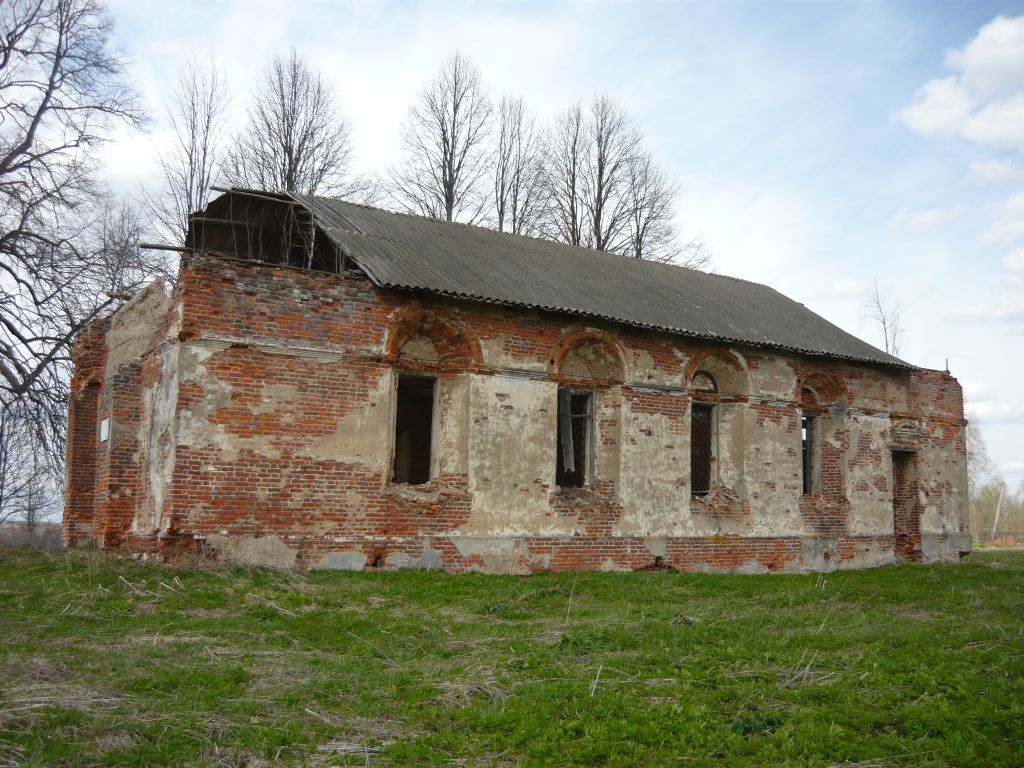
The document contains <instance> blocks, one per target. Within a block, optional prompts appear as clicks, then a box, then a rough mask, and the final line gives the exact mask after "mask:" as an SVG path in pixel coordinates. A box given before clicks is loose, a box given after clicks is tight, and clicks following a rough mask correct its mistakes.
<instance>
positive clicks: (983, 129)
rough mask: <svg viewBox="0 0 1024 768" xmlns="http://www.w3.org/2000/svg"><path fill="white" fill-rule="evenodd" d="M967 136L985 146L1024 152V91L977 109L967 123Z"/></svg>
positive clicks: (1022, 64)
mask: <svg viewBox="0 0 1024 768" xmlns="http://www.w3.org/2000/svg"><path fill="white" fill-rule="evenodd" d="M1021 66H1022V67H1024V62H1021ZM963 136H964V138H966V139H969V140H971V141H973V142H974V143H975V144H981V145H982V146H985V147H995V148H996V149H1019V150H1020V151H1021V152H1022V153H1024V92H1021V93H1017V94H1014V95H1013V96H1010V97H1009V98H1007V99H1002V100H1001V101H994V102H992V103H991V104H988V105H986V106H985V107H983V108H981V109H980V110H978V111H977V112H975V113H974V114H973V115H971V117H970V118H969V119H968V120H967V122H966V124H965V125H964V126H963Z"/></svg>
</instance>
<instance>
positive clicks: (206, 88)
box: [143, 58, 229, 244]
mask: <svg viewBox="0 0 1024 768" xmlns="http://www.w3.org/2000/svg"><path fill="white" fill-rule="evenodd" d="M228 105H229V97H228V89H227V81H226V79H225V77H224V75H223V74H222V73H221V72H220V71H219V70H218V69H217V66H216V64H215V63H214V62H213V60H212V59H211V60H209V61H206V62H200V61H198V60H196V59H194V58H191V59H189V60H188V61H187V62H186V63H185V66H184V67H183V68H182V70H181V72H180V73H179V74H178V84H177V88H176V90H175V93H174V95H173V96H172V97H171V100H170V102H168V103H167V104H166V105H165V110H166V113H167V122H168V124H169V126H170V128H171V130H172V131H173V133H174V137H173V140H172V143H171V144H170V146H168V147H167V148H165V149H163V150H161V151H159V152H158V153H157V165H158V167H159V173H160V177H161V180H162V184H161V186H160V188H158V189H155V190H146V191H145V192H144V193H143V197H144V200H145V202H146V208H147V211H148V213H149V214H150V216H151V218H152V220H153V221H154V223H155V224H156V226H157V227H158V229H159V230H160V233H159V234H160V235H161V236H162V237H163V238H165V239H166V240H167V241H168V242H170V243H175V244H178V243H183V242H184V241H185V237H186V236H187V234H188V218H189V215H190V214H192V213H194V212H195V211H201V210H203V209H204V208H206V204H207V202H208V201H209V195H210V187H211V186H212V185H213V184H214V182H215V180H216V175H217V173H218V171H219V167H220V163H221V160H222V154H223V138H224V122H225V118H226V117H227V110H228Z"/></svg>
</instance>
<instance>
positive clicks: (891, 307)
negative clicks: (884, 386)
mask: <svg viewBox="0 0 1024 768" xmlns="http://www.w3.org/2000/svg"><path fill="white" fill-rule="evenodd" d="M864 312H865V314H866V315H867V317H868V320H870V321H871V322H872V323H874V324H875V326H876V327H877V328H878V330H879V331H880V332H881V334H882V341H883V343H884V344H885V351H886V352H888V353H889V354H890V355H894V356H896V357H899V355H900V349H901V348H902V346H903V321H902V317H901V315H902V313H901V311H900V307H899V305H898V304H895V303H893V302H892V301H891V300H889V299H888V298H886V297H885V296H883V295H882V292H881V291H880V290H879V288H878V280H877V279H875V280H872V281H871V289H870V290H869V291H868V293H867V295H866V296H865V297H864Z"/></svg>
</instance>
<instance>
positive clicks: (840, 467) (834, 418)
mask: <svg viewBox="0 0 1024 768" xmlns="http://www.w3.org/2000/svg"><path fill="white" fill-rule="evenodd" d="M796 395H797V406H798V409H799V414H800V426H799V430H798V434H799V437H800V460H801V478H802V479H801V483H802V491H803V495H804V496H816V495H819V494H825V495H827V496H842V495H844V494H845V477H846V465H845V463H846V443H847V441H848V440H849V437H848V435H847V431H848V430H847V424H846V408H847V406H848V405H849V399H850V393H849V389H848V388H847V386H846V383H845V382H844V381H843V380H842V378H841V377H840V376H838V375H837V374H835V373H833V372H832V371H827V370H821V369H805V370H804V371H802V372H801V374H800V376H799V377H798V379H797V392H796Z"/></svg>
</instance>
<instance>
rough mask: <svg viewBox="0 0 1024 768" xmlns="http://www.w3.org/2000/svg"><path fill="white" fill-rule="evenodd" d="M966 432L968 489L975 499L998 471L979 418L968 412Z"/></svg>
mask: <svg viewBox="0 0 1024 768" xmlns="http://www.w3.org/2000/svg"><path fill="white" fill-rule="evenodd" d="M965 431H966V437H967V489H968V495H969V496H970V497H971V498H972V499H973V498H975V497H976V496H977V495H978V490H979V489H980V488H981V487H982V486H983V485H985V483H987V482H988V481H989V480H991V479H993V478H994V477H995V476H996V471H995V466H994V465H993V464H992V459H991V458H989V455H988V448H987V447H986V446H985V438H984V437H983V436H982V434H981V427H979V426H978V421H977V417H976V416H975V415H974V413H972V412H970V411H968V412H967V427H966V430H965Z"/></svg>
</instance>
